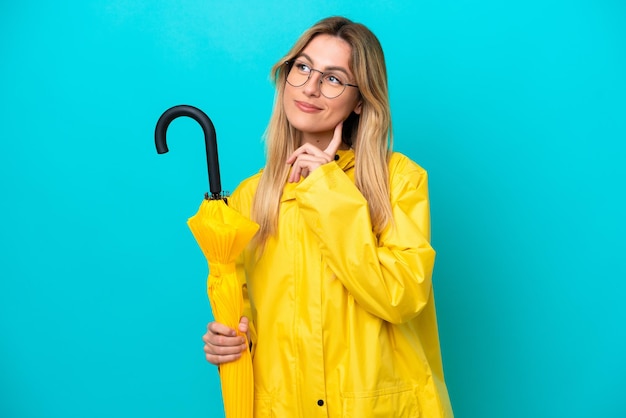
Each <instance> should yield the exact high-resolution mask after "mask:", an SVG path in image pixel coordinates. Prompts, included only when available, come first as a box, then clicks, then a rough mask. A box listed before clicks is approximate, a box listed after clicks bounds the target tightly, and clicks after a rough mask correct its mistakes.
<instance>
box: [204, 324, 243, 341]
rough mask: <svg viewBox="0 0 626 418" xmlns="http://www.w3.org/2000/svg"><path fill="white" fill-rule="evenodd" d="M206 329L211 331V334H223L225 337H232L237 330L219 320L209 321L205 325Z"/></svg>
mask: <svg viewBox="0 0 626 418" xmlns="http://www.w3.org/2000/svg"><path fill="white" fill-rule="evenodd" d="M207 329H208V330H209V331H211V332H212V333H213V334H218V335H225V336H227V337H234V336H235V335H237V332H236V331H235V330H234V329H232V328H230V327H228V326H226V325H224V324H221V323H219V322H211V323H209V325H208V326H207Z"/></svg>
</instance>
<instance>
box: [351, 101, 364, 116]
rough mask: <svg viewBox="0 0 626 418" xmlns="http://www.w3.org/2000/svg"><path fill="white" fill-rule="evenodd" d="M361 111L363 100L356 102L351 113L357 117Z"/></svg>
mask: <svg viewBox="0 0 626 418" xmlns="http://www.w3.org/2000/svg"><path fill="white" fill-rule="evenodd" d="M361 110H363V99H361V100H359V101H358V102H357V104H356V106H355V107H354V110H353V112H354V113H356V114H357V115H360V114H361Z"/></svg>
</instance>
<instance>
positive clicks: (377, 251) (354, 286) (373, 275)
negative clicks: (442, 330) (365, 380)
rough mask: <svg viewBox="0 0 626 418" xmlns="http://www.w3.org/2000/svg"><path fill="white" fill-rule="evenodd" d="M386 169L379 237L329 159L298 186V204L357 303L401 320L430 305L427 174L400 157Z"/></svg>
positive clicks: (365, 208) (361, 200) (362, 205)
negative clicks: (389, 217)
mask: <svg viewBox="0 0 626 418" xmlns="http://www.w3.org/2000/svg"><path fill="white" fill-rule="evenodd" d="M389 171H390V189H391V196H390V197H391V205H392V212H393V222H392V224H391V225H388V226H387V227H386V228H385V230H384V231H383V232H382V233H381V234H380V236H379V237H377V236H376V235H375V234H374V233H373V231H372V223H371V220H370V215H369V209H368V205H367V201H366V200H365V198H364V197H363V195H362V194H361V193H360V191H359V190H358V189H357V187H356V186H355V185H354V183H353V181H352V180H351V179H350V178H349V177H348V175H347V174H346V173H344V172H343V171H342V170H341V169H340V168H339V167H338V166H337V165H336V164H335V163H333V162H331V163H329V164H326V165H323V166H322V167H320V168H318V169H317V170H315V171H313V173H311V175H310V176H309V177H307V178H306V179H305V180H304V181H303V182H302V183H301V184H300V185H299V186H298V187H297V189H296V200H297V202H298V205H299V208H300V210H301V213H302V216H303V218H304V220H305V222H306V224H307V225H308V227H309V228H310V229H311V230H312V231H313V233H314V234H315V235H316V236H317V238H318V240H319V243H320V248H321V251H322V255H323V257H324V259H325V261H326V263H327V264H328V266H329V267H330V269H331V270H332V271H333V272H334V273H335V275H336V276H337V279H338V280H340V281H341V282H342V283H343V285H344V287H345V288H346V289H347V290H348V292H350V294H351V295H352V296H353V297H354V299H355V301H356V302H357V303H358V304H359V305H360V306H361V307H363V308H364V309H365V310H367V311H368V312H370V313H371V314H373V315H376V316H378V317H380V318H382V319H384V320H386V321H388V322H391V323H402V322H406V321H408V320H409V319H411V318H413V317H415V316H416V315H418V314H419V313H420V311H421V310H422V309H423V308H424V306H425V305H426V304H427V303H428V300H429V296H430V293H431V289H432V281H431V278H432V271H433V265H434V261H435V252H434V250H433V249H432V247H431V246H430V242H429V241H430V212H429V202H428V181H427V174H426V171H424V170H423V169H422V168H421V167H419V166H418V165H417V164H415V163H413V162H412V161H411V160H409V159H408V158H407V157H404V156H401V155H399V154H394V157H392V161H391V163H390V167H389Z"/></svg>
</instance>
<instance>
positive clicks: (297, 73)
mask: <svg viewBox="0 0 626 418" xmlns="http://www.w3.org/2000/svg"><path fill="white" fill-rule="evenodd" d="M309 74H310V70H309V69H308V67H306V66H303V65H301V64H298V63H297V62H296V63H294V64H293V65H292V66H291V68H290V69H289V73H288V74H287V82H288V83H289V84H291V85H292V86H294V87H300V86H302V85H303V84H304V83H306V82H307V80H308V79H309Z"/></svg>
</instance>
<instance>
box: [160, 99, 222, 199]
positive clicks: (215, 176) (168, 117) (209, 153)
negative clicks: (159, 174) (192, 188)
mask: <svg viewBox="0 0 626 418" xmlns="http://www.w3.org/2000/svg"><path fill="white" fill-rule="evenodd" d="M180 116H188V117H190V118H192V119H194V120H195V121H196V122H198V123H199V124H200V126H202V130H203V131H204V142H205V145H206V162H207V168H208V174H209V187H210V189H211V197H212V198H213V199H218V198H221V197H220V195H221V192H222V181H221V179H220V166H219V160H218V156H217V140H216V136H215V127H214V126H213V122H211V119H210V118H209V117H208V116H207V115H206V113H204V112H203V111H202V110H200V109H198V108H197V107H193V106H187V105H179V106H174V107H171V108H169V109H167V110H166V111H165V112H163V114H162V115H161V117H160V118H159V121H158V122H157V125H156V129H155V130H154V142H155V144H156V149H157V153H159V154H165V153H166V152H168V151H169V150H168V148H167V142H166V140H165V136H166V135H165V134H166V132H167V128H168V126H169V125H170V123H171V122H172V121H173V120H174V119H176V118H178V117H180Z"/></svg>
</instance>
